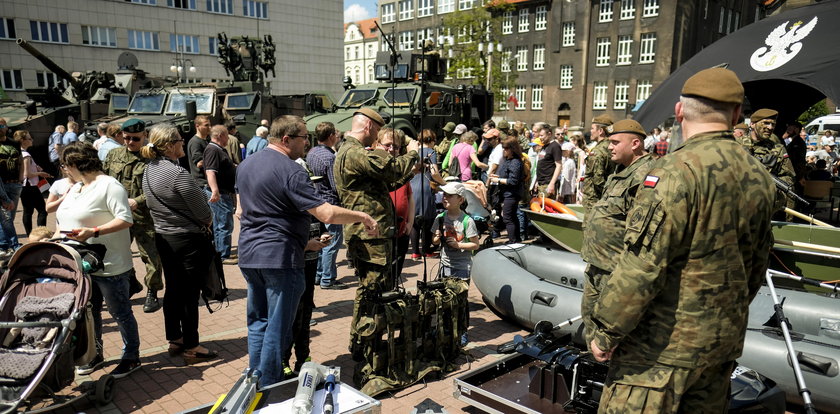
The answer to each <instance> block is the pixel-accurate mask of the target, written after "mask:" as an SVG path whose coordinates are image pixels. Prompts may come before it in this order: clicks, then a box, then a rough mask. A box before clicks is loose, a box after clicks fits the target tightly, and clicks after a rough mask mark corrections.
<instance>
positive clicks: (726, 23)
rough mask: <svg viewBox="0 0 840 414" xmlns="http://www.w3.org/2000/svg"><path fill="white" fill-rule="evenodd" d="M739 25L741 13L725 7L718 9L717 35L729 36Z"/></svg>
mask: <svg viewBox="0 0 840 414" xmlns="http://www.w3.org/2000/svg"><path fill="white" fill-rule="evenodd" d="M740 24H741V13H740V12H737V11H735V10H733V9H729V8H726V7H721V8H720V22H719V23H718V33H723V34H729V33H732V32H734V31H736V30H738V26H739V25H740Z"/></svg>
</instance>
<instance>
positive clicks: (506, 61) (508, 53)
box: [500, 47, 513, 73]
mask: <svg viewBox="0 0 840 414" xmlns="http://www.w3.org/2000/svg"><path fill="white" fill-rule="evenodd" d="M512 56H513V50H512V49H511V48H509V47H506V48H504V51H503V52H502V63H501V65H500V69H501V71H502V72H503V73H507V72H510V61H511V60H512V59H511V57H512Z"/></svg>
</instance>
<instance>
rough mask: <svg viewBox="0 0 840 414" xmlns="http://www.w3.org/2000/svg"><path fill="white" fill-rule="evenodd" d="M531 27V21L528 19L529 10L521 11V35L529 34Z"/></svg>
mask: <svg viewBox="0 0 840 414" xmlns="http://www.w3.org/2000/svg"><path fill="white" fill-rule="evenodd" d="M530 26H531V21H530V20H529V19H528V9H521V10H519V33H524V32H527V31H528V29H529V28H530Z"/></svg>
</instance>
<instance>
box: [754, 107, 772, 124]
mask: <svg viewBox="0 0 840 414" xmlns="http://www.w3.org/2000/svg"><path fill="white" fill-rule="evenodd" d="M777 115H779V111H774V110H772V109H769V108H761V109H759V110H757V111H755V112H753V114H752V116H750V123H752V124H754V123H756V122H758V121H761V120H764V119H767V118H776V116H777Z"/></svg>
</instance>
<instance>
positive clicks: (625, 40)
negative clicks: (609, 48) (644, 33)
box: [615, 35, 633, 66]
mask: <svg viewBox="0 0 840 414" xmlns="http://www.w3.org/2000/svg"><path fill="white" fill-rule="evenodd" d="M632 60H633V36H631V35H621V36H618V55H617V56H616V60H615V65H616V66H621V65H629V64H630V63H632Z"/></svg>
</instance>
